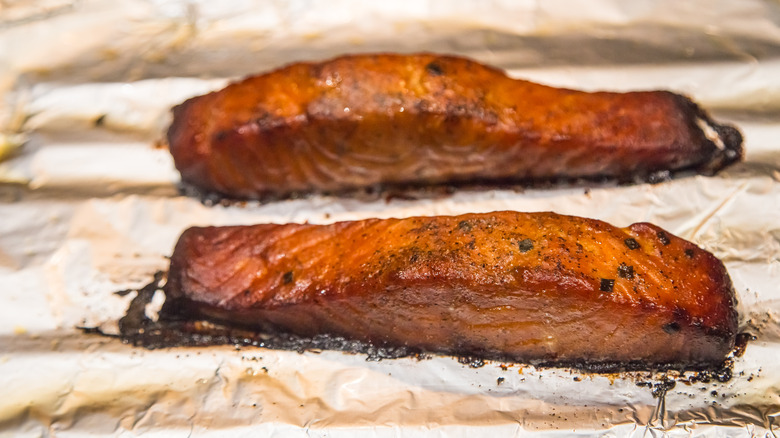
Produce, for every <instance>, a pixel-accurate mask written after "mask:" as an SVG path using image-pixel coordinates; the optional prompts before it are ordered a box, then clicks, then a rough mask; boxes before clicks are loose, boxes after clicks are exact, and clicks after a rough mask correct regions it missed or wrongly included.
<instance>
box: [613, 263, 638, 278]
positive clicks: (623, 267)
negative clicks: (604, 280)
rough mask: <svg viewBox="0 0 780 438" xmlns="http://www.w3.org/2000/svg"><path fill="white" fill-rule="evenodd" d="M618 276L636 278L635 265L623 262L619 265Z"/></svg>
mask: <svg viewBox="0 0 780 438" xmlns="http://www.w3.org/2000/svg"><path fill="white" fill-rule="evenodd" d="M617 271H618V277H620V278H626V279H628V280H632V279H633V278H634V267H633V266H628V265H627V264H625V263H621V264H620V266H618V269H617Z"/></svg>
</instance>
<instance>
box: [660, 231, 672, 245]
mask: <svg viewBox="0 0 780 438" xmlns="http://www.w3.org/2000/svg"><path fill="white" fill-rule="evenodd" d="M656 235H657V236H658V240H660V241H661V243H663V244H664V246H666V245H668V244H670V243H672V241H671V240H669V236H667V235H666V233H664V232H663V231H659V232H658V233H657V234H656Z"/></svg>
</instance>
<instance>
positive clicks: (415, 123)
mask: <svg viewBox="0 0 780 438" xmlns="http://www.w3.org/2000/svg"><path fill="white" fill-rule="evenodd" d="M173 115H174V118H173V123H172V125H171V126H170V129H169V131H168V142H169V145H170V150H171V153H172V154H173V158H174V161H175V164H176V168H177V169H178V170H179V171H180V172H181V176H182V181H183V182H185V183H187V184H189V185H191V186H195V187H196V188H198V189H200V190H202V191H205V192H215V193H219V194H221V195H223V196H228V197H237V198H264V197H269V196H285V195H289V194H291V193H306V192H340V191H345V190H346V191H348V190H351V189H355V188H365V187H372V186H377V185H431V184H441V183H463V182H476V181H479V182H485V181H488V182H489V181H501V182H522V181H539V180H543V181H546V180H552V179H557V178H580V177H584V178H595V177H608V178H615V179H617V180H620V181H634V180H646V179H648V178H651V179H652V177H653V175H658V174H662V173H663V172H664V171H678V170H684V169H690V170H695V171H698V172H701V173H714V172H715V171H717V170H719V169H721V168H722V167H724V166H726V165H728V164H730V163H732V162H734V161H736V160H738V159H739V158H740V157H741V155H742V146H741V145H742V137H741V135H740V134H739V132H738V131H737V130H736V129H734V128H732V127H729V126H722V125H717V124H715V123H714V122H713V121H712V120H711V119H710V118H709V117H708V116H707V115H706V114H705V113H704V112H703V111H702V110H701V109H699V108H698V107H697V106H696V105H695V104H694V103H693V102H691V101H690V100H689V99H687V98H686V97H683V96H680V95H677V94H673V93H670V92H665V91H653V92H635V93H625V94H619V93H606V92H600V93H586V92H581V91H574V90H566V89H558V88H551V87H547V86H544V85H539V84H535V83H531V82H527V81H523V80H516V79H512V78H509V77H507V76H506V75H505V74H504V73H503V72H502V71H500V70H496V69H494V68H490V67H486V66H484V65H481V64H478V63H476V62H473V61H470V60H467V59H464V58H458V57H452V56H437V55H431V54H420V55H389V54H384V55H357V56H345V57H341V58H336V59H333V60H330V61H326V62H322V63H298V64H293V65H290V66H287V67H284V68H281V69H279V70H276V71H273V72H270V73H267V74H263V75H259V76H254V77H250V78H247V79H245V80H243V81H241V82H238V83H234V84H231V85H229V86H228V87H227V88H225V89H223V90H221V91H219V92H214V93H210V94H207V95H205V96H200V97H196V98H193V99H190V100H187V101H186V102H184V103H183V104H181V105H179V106H177V107H175V108H174V110H173ZM705 125H707V126H709V128H706V129H708V130H709V131H711V132H710V134H709V136H710V137H712V139H710V138H708V136H707V135H706V134H705V133H704V132H703V130H702V126H705ZM713 140H714V141H713Z"/></svg>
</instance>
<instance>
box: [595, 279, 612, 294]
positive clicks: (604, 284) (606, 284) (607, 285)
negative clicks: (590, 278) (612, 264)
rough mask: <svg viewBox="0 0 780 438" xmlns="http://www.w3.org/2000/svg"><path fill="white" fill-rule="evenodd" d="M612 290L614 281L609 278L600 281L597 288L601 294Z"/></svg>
mask: <svg viewBox="0 0 780 438" xmlns="http://www.w3.org/2000/svg"><path fill="white" fill-rule="evenodd" d="M614 288H615V280H613V279H609V278H602V279H601V285H600V286H599V289H600V290H601V291H602V292H612V289H614Z"/></svg>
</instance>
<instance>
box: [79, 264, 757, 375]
mask: <svg viewBox="0 0 780 438" xmlns="http://www.w3.org/2000/svg"><path fill="white" fill-rule="evenodd" d="M165 276H166V273H165V272H157V273H155V275H154V280H153V281H152V282H151V283H149V284H148V285H146V286H144V287H142V288H141V289H138V294H137V295H136V297H135V298H133V300H132V301H131V303H130V305H129V306H128V310H127V313H126V315H125V316H124V317H122V318H121V319H120V321H119V331H120V333H119V335H118V336H117V335H113V334H106V333H103V332H102V331H100V329H99V328H96V327H78V328H79V329H80V330H82V331H83V332H84V333H87V334H100V335H102V336H109V337H119V338H120V339H122V341H123V342H124V343H128V344H132V345H134V346H140V347H144V348H147V349H150V350H154V349H160V348H170V347H207V346H215V345H234V346H246V347H260V348H269V349H276V350H287V351H296V352H299V353H303V352H305V351H318V350H335V351H342V352H345V353H352V354H365V355H366V360H367V361H380V360H383V359H399V358H404V357H413V358H417V359H420V360H422V359H428V358H430V357H432V355H433V354H434V353H429V352H425V351H423V350H420V349H417V348H410V347H406V346H394V345H378V344H373V343H369V342H363V341H357V340H352V339H348V338H344V337H341V336H334V335H328V334H322V335H317V336H314V337H303V336H297V335H293V334H288V333H264V332H258V331H253V330H250V329H245V328H239V327H229V326H224V325H221V324H219V323H213V322H211V321H208V320H204V319H200V318H197V317H193V315H197V312H198V310H197V305H196V304H194V303H192V302H190V301H189V300H186V299H180V298H177V299H171V298H170V297H169V296H167V292H166V289H165V287H163V286H162V285H161V284H160V283H161V281H162V280H163V279H164V278H165ZM160 289H162V290H163V291H164V292H166V301H165V303H164V305H163V308H162V309H161V310H160V312H159V319H158V321H152V320H150V319H149V318H147V317H146V315H145V313H144V308H145V306H146V304H148V303H149V302H150V301H151V300H152V297H153V296H154V293H155V292H156V291H157V290H160ZM678 316H679V315H678ZM753 339H755V337H754V336H752V335H750V334H747V333H743V334H740V335H738V336H737V343H736V345H735V346H734V348H733V349H732V351H731V353H730V354H729V356H728V357H727V358H726V359H724V361H723V362H721V363H715V364H713V363H711V362H701V363H653V362H652V361H645V360H643V361H628V362H625V361H623V362H610V361H598V362H591V361H585V360H575V361H565V360H564V361H562V360H530V361H529V360H523V359H522V358H518V357H512V356H508V355H501V354H493V353H490V352H485V351H479V352H473V353H472V354H464V355H449V356H452V357H454V358H455V359H456V360H458V362H459V363H462V364H464V365H468V366H469V367H470V368H479V367H481V366H484V365H485V362H486V361H499V362H503V363H518V364H530V365H533V366H536V367H539V368H546V367H549V368H571V369H575V370H579V371H584V372H589V373H600V374H604V373H616V372H629V371H671V370H674V371H681V372H682V371H693V372H698V374H697V375H696V376H698V377H694V379H698V380H697V381H702V382H705V380H706V381H709V380H712V379H714V380H717V381H719V382H725V381H728V380H729V379H731V377H732V374H733V373H732V369H733V359H732V358H733V357H739V356H740V355H741V354H742V353H743V352H744V350H745V346H746V344H747V342H748V341H750V340H753ZM441 355H442V356H448V355H447V354H441ZM705 383H706V382H705Z"/></svg>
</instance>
